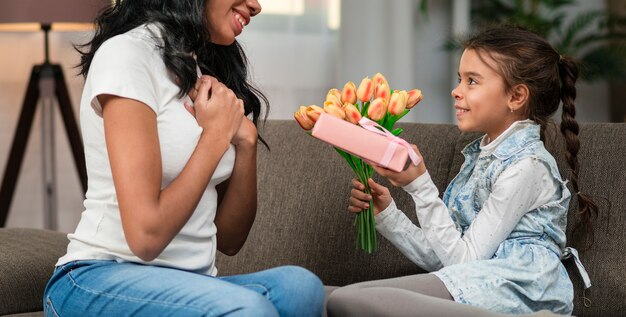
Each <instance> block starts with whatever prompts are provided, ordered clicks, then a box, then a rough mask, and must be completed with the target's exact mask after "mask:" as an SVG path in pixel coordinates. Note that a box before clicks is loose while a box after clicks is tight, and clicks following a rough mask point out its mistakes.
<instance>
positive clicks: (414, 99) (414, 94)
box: [406, 89, 424, 109]
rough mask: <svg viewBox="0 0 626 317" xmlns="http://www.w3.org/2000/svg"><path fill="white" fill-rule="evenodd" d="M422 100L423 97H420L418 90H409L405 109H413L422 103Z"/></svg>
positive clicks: (420, 93) (420, 92)
mask: <svg viewBox="0 0 626 317" xmlns="http://www.w3.org/2000/svg"><path fill="white" fill-rule="evenodd" d="M423 98H424V96H423V95H422V91H421V90H419V89H413V90H410V91H409V92H408V93H407V100H406V108H407V109H411V108H413V107H415V105H416V104H418V103H419V102H420V101H422V99H423Z"/></svg>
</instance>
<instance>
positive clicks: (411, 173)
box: [372, 144, 426, 187]
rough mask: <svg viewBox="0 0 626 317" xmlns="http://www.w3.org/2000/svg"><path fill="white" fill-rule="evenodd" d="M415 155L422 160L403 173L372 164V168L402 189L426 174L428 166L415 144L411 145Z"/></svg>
mask: <svg viewBox="0 0 626 317" xmlns="http://www.w3.org/2000/svg"><path fill="white" fill-rule="evenodd" d="M411 147H413V150H414V151H415V153H417V156H418V158H419V160H420V162H419V164H417V165H413V163H411V164H409V167H407V169H405V170H404V171H402V172H395V171H392V170H390V169H387V168H384V167H382V166H377V165H376V164H372V167H373V168H374V170H375V171H376V173H378V174H379V175H381V176H383V177H385V178H387V179H388V180H389V182H390V183H391V184H392V185H393V186H397V187H402V186H406V185H408V184H409V183H411V182H412V181H414V180H415V179H416V178H418V177H420V176H421V175H422V174H424V173H426V165H425V164H424V158H423V157H422V154H421V153H420V151H419V149H418V148H417V146H416V145H415V144H411Z"/></svg>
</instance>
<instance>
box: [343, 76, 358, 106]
mask: <svg viewBox="0 0 626 317" xmlns="http://www.w3.org/2000/svg"><path fill="white" fill-rule="evenodd" d="M341 102H342V103H351V104H354V103H356V86H355V85H354V83H353V82H351V81H349V82H347V83H346V84H345V85H344V86H343V90H342V91H341Z"/></svg>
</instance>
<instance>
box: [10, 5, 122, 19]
mask: <svg viewBox="0 0 626 317" xmlns="http://www.w3.org/2000/svg"><path fill="white" fill-rule="evenodd" d="M111 3H112V2H111V0H0V23H33V22H34V23H41V24H51V23H59V22H61V23H91V22H93V21H94V19H95V17H96V15H97V13H98V12H99V11H100V10H102V9H103V8H105V7H106V6H110V5H111Z"/></svg>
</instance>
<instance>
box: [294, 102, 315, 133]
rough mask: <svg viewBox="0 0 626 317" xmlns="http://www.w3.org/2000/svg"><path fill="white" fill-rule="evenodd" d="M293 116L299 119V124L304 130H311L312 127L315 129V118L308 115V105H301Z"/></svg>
mask: <svg viewBox="0 0 626 317" xmlns="http://www.w3.org/2000/svg"><path fill="white" fill-rule="evenodd" d="M293 117H294V118H295V119H296V121H298V124H299V125H300V127H302V129H304V130H311V129H313V126H314V125H315V122H313V120H311V119H310V118H309V117H308V116H307V115H306V107H305V106H300V109H298V111H296V112H295V113H294V114H293Z"/></svg>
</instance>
